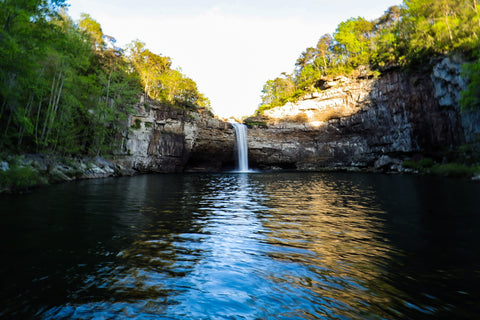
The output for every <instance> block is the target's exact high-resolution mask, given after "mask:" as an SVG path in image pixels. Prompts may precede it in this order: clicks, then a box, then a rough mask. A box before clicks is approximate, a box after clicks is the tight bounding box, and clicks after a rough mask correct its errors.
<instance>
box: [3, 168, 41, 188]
mask: <svg viewBox="0 0 480 320" xmlns="http://www.w3.org/2000/svg"><path fill="white" fill-rule="evenodd" d="M42 182H43V180H42V178H41V177H40V175H39V173H38V171H36V170H35V169H33V168H30V167H20V166H12V167H11V168H10V169H9V170H6V171H0V192H4V191H13V192H15V191H19V190H22V189H28V188H30V187H33V186H35V185H39V184H41V183H42Z"/></svg>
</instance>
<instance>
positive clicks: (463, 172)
mask: <svg viewBox="0 0 480 320" xmlns="http://www.w3.org/2000/svg"><path fill="white" fill-rule="evenodd" d="M431 173H433V174H435V175H440V176H448V177H471V176H473V175H475V174H480V167H469V166H466V165H464V164H460V163H446V164H436V165H434V166H433V167H432V168H431Z"/></svg>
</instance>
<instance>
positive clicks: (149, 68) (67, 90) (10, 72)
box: [0, 0, 209, 155]
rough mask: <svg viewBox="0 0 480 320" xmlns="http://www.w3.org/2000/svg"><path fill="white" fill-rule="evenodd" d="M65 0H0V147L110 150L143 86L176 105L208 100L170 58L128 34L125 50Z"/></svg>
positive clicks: (119, 138) (205, 103)
mask: <svg viewBox="0 0 480 320" xmlns="http://www.w3.org/2000/svg"><path fill="white" fill-rule="evenodd" d="M65 7H66V2H65V0H4V1H1V6H0V150H2V151H9V152H18V153H24V152H44V153H55V154H70V155H75V154H90V155H98V154H109V153H111V152H113V151H114V150H117V148H118V145H119V144H121V142H122V139H123V136H124V132H125V131H126V130H127V129H128V125H127V121H126V119H127V116H128V114H129V113H131V112H132V106H133V105H134V104H135V103H136V102H138V99H139V97H140V95H142V94H146V95H148V96H150V97H151V98H154V99H157V100H160V101H162V102H164V103H168V104H169V105H173V106H175V107H179V108H188V109H191V110H195V109H197V108H208V107H209V101H208V99H206V98H205V97H204V96H203V95H202V94H200V93H199V92H198V89H197V86H196V84H195V82H194V81H193V80H191V79H189V78H187V77H186V76H185V75H183V74H182V73H181V72H180V71H178V70H173V69H172V68H171V64H172V63H171V59H170V58H169V57H164V56H161V55H158V54H155V53H153V52H151V51H150V50H148V49H147V48H146V47H145V44H143V43H142V42H140V41H138V40H137V41H134V42H133V43H132V44H131V45H130V46H129V47H128V50H124V49H122V48H119V47H117V46H116V44H115V39H114V38H113V37H111V36H107V35H105V34H103V32H102V28H101V26H100V24H99V23H98V22H97V21H95V20H94V19H93V18H92V17H90V16H89V15H88V14H84V15H82V17H81V20H80V21H78V23H75V22H74V21H72V20H71V18H70V17H69V16H67V14H66V13H65V10H64V8H65Z"/></svg>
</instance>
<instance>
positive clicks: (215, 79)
mask: <svg viewBox="0 0 480 320" xmlns="http://www.w3.org/2000/svg"><path fill="white" fill-rule="evenodd" d="M68 3H69V4H70V8H69V14H70V15H71V16H72V18H73V19H74V20H78V19H79V17H80V13H83V12H85V13H88V14H90V15H91V16H92V18H94V19H95V20H97V21H98V22H99V23H100V24H101V26H102V29H103V32H104V34H106V35H109V36H113V37H114V38H116V39H117V45H119V46H121V47H125V45H126V44H127V43H130V42H131V41H132V40H135V39H139V40H141V41H143V42H145V43H146V47H147V48H148V49H150V50H151V51H153V52H154V53H157V54H161V55H163V56H169V57H170V58H172V60H173V67H174V68H181V70H182V72H183V73H184V74H186V75H187V76H188V77H189V78H192V79H193V80H194V81H195V82H196V83H197V85H198V88H199V91H200V92H202V93H203V94H205V95H206V96H207V97H208V98H209V99H210V100H211V102H212V108H213V111H214V112H215V114H217V115H219V116H223V117H229V116H236V117H240V116H244V115H251V114H253V112H254V111H255V110H256V109H257V107H258V105H259V103H260V95H261V90H262V88H263V85H264V84H265V82H266V81H267V80H268V79H273V78H275V77H277V76H279V75H280V74H281V73H282V72H288V73H290V72H292V71H293V69H294V66H295V61H296V59H297V58H298V57H299V56H300V54H301V52H302V51H304V50H305V49H306V48H307V47H311V46H315V45H316V43H317V41H318V39H319V38H320V37H321V36H322V35H323V34H325V33H333V32H334V31H335V28H336V26H337V25H338V24H339V23H340V22H342V21H345V20H347V19H349V18H352V17H358V16H361V17H364V18H366V19H368V20H371V19H375V18H378V17H380V16H381V15H382V14H383V12H384V11H385V10H387V9H388V7H390V6H392V5H399V4H401V3H402V1H401V0H361V1H359V0H223V1H222V0H134V1H132V0H128V1H127V0H68Z"/></svg>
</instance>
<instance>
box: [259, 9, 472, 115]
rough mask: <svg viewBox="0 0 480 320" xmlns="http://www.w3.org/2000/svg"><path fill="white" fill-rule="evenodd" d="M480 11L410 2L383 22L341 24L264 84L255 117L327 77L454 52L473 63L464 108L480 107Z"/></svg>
mask: <svg viewBox="0 0 480 320" xmlns="http://www.w3.org/2000/svg"><path fill="white" fill-rule="evenodd" d="M479 7H480V2H479V1H478V0H405V1H404V2H403V4H402V5H400V6H393V7H390V8H388V10H386V11H385V13H384V14H383V15H382V16H381V17H379V18H378V19H375V20H372V21H368V20H366V19H364V18H362V17H357V18H351V19H348V20H347V21H344V22H341V23H340V24H339V25H338V26H337V28H336V30H335V32H334V33H333V34H325V35H322V36H321V37H320V39H319V40H318V42H317V44H316V46H314V47H309V48H306V50H305V51H303V52H302V53H301V55H300V57H299V58H298V59H297V61H296V62H295V68H294V71H293V72H292V73H286V72H283V73H282V74H281V75H280V76H279V77H277V78H275V79H272V80H268V81H267V82H266V83H265V85H264V87H263V90H262V103H261V105H260V106H259V108H258V109H257V111H256V114H257V115H260V114H262V113H263V111H265V110H268V109H271V108H273V107H276V106H281V105H284V104H285V103H287V102H293V101H297V100H298V99H300V98H302V97H304V96H305V95H306V94H308V93H310V92H313V91H315V90H317V88H316V87H315V84H316V82H317V81H318V80H319V79H321V78H322V77H335V76H338V75H346V76H354V77H359V76H363V77H374V76H379V75H380V74H381V73H382V72H386V71H388V70H392V69H394V68H403V69H406V70H408V69H413V68H416V67H417V66H419V65H423V64H428V62H429V61H430V60H431V59H432V58H434V57H438V56H444V55H448V54H453V53H461V54H462V55H464V56H465V57H466V59H467V60H469V61H471V63H468V64H466V65H465V67H464V71H463V72H464V76H465V78H467V79H468V83H469V85H468V88H467V90H465V91H464V92H463V93H462V99H461V101H460V102H461V105H462V108H463V109H474V108H480V40H479V36H480V8H479Z"/></svg>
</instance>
